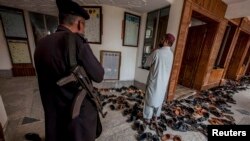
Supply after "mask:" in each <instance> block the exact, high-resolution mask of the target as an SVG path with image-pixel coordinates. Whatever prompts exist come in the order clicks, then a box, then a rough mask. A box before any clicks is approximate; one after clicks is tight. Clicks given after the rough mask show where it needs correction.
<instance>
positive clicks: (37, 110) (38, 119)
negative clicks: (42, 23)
mask: <svg viewBox="0 0 250 141" xmlns="http://www.w3.org/2000/svg"><path fill="white" fill-rule="evenodd" d="M131 84H133V82H113V84H112V85H113V86H117V87H120V86H123V85H125V86H129V85H131ZM108 86H111V85H110V84H107V83H102V84H99V85H98V87H108ZM179 88H180V90H177V92H178V91H179V92H183V91H185V93H186V92H187V89H186V88H182V87H180V86H179ZM184 89H185V90H184ZM183 93H184V92H183ZM188 93H189V92H188ZM190 93H191V91H190ZM0 95H1V96H2V98H3V101H4V104H5V108H6V111H7V114H8V118H9V123H8V126H7V131H6V136H7V141H25V139H24V138H23V136H24V134H25V133H28V132H36V133H39V135H40V136H41V137H44V117H43V108H42V106H41V100H40V96H39V91H38V86H37V81H36V78H35V77H18V78H0ZM185 95H186V94H184V96H185ZM234 98H235V99H236V101H237V104H236V105H233V107H232V111H233V112H234V113H235V114H234V117H235V119H236V123H238V124H250V116H249V115H248V114H246V113H250V110H249V109H250V102H249V101H250V90H247V91H242V92H240V93H239V94H236V95H235V96H234ZM125 120H126V117H123V116H122V114H121V112H117V111H109V113H108V115H107V117H106V118H105V119H102V124H103V133H102V135H101V136H100V137H99V138H98V139H97V141H135V135H136V132H135V131H133V130H132V129H131V124H129V123H126V122H125ZM166 132H167V133H173V134H177V135H180V136H181V137H182V140H183V141H206V138H205V137H204V136H203V135H202V134H201V133H198V132H185V133H183V132H177V131H173V130H171V129H169V128H168V131H166Z"/></svg>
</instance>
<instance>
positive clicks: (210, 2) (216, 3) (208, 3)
mask: <svg viewBox="0 0 250 141" xmlns="http://www.w3.org/2000/svg"><path fill="white" fill-rule="evenodd" d="M192 2H193V3H194V4H195V5H197V6H198V7H200V8H204V9H205V10H207V12H208V11H209V12H210V13H211V14H213V15H216V17H219V18H224V16H225V13H226V10H227V5H226V4H225V3H224V2H223V1H221V0H192Z"/></svg>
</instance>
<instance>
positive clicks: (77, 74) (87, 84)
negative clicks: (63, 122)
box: [57, 66, 107, 118]
mask: <svg viewBox="0 0 250 141" xmlns="http://www.w3.org/2000/svg"><path fill="white" fill-rule="evenodd" d="M71 82H77V83H78V84H79V85H80V89H81V91H80V92H79V93H78V94H77V96H76V98H75V100H74V105H73V109H72V118H75V117H77V116H78V115H79V113H80V108H81V104H82V101H83V100H84V98H85V96H86V95H88V96H89V97H90V99H91V100H92V101H93V102H94V103H95V105H96V107H97V109H98V111H99V112H100V113H101V115H102V117H103V118H105V116H106V115H107V112H105V113H103V107H102V104H101V102H100V99H99V97H98V94H97V92H96V91H95V90H94V88H93V85H92V83H91V81H90V80H89V78H88V76H87V74H86V72H85V70H84V68H83V67H81V66H76V67H74V69H73V70H72V71H71V74H70V75H69V76H66V77H64V78H62V79H60V80H59V81H57V85H58V86H64V85H66V84H68V83H71Z"/></svg>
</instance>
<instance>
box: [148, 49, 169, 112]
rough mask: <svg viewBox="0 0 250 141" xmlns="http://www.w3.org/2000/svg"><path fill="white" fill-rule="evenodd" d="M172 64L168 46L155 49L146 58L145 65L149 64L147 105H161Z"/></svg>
mask: <svg viewBox="0 0 250 141" xmlns="http://www.w3.org/2000/svg"><path fill="white" fill-rule="evenodd" d="M172 64H173V52H172V51H171V48H170V47H162V48H160V49H157V50H155V51H154V52H152V54H151V55H150V56H149V57H148V58H147V62H146V64H145V66H151V67H150V72H149V75H148V80H147V86H146V96H145V102H146V104H147V105H148V106H152V107H159V106H161V105H162V103H163V101H164V99H165V94H166V90H167V87H168V82H169V78H170V74H171V69H172Z"/></svg>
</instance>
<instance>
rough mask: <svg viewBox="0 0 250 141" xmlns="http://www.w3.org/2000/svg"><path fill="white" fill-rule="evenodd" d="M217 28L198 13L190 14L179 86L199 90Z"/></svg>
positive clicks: (214, 23)
mask: <svg viewBox="0 0 250 141" xmlns="http://www.w3.org/2000/svg"><path fill="white" fill-rule="evenodd" d="M217 28H218V23H217V22H215V21H213V20H211V19H209V18H207V17H205V16H203V15H201V14H199V13H198V12H193V13H192V18H191V22H190V25H189V29H188V34H187V40H186V44H185V49H184V53H183V58H182V63H181V69H180V73H179V79H178V83H179V84H180V85H182V86H185V87H188V88H191V89H197V90H200V89H201V86H202V84H203V79H204V77H205V74H206V67H207V62H208V59H209V54H210V52H211V48H212V44H213V41H214V35H215V33H216V31H217Z"/></svg>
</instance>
